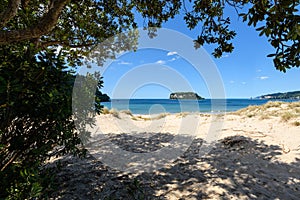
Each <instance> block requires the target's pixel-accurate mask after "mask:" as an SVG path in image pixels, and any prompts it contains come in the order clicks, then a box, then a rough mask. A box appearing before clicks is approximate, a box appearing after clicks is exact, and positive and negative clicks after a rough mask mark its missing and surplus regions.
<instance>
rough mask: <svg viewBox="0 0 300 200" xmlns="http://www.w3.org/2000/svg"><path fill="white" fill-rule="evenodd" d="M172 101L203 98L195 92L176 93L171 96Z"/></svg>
mask: <svg viewBox="0 0 300 200" xmlns="http://www.w3.org/2000/svg"><path fill="white" fill-rule="evenodd" d="M170 99H195V100H201V99H204V98H203V97H201V96H199V95H198V94H197V93H195V92H174V93H171V94H170Z"/></svg>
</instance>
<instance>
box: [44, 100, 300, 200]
mask: <svg viewBox="0 0 300 200" xmlns="http://www.w3.org/2000/svg"><path fill="white" fill-rule="evenodd" d="M95 125H96V126H94V127H92V128H90V129H89V130H88V131H89V132H90V134H91V135H90V136H91V140H90V143H88V144H87V145H86V148H87V149H88V154H87V157H86V158H74V157H72V156H66V157H62V158H58V159H53V160H51V162H50V163H48V164H47V167H48V168H51V167H52V166H54V165H53V164H55V163H57V162H60V170H59V171H56V175H57V176H56V179H55V182H56V183H57V184H58V187H57V190H56V191H55V192H53V196H52V197H51V198H52V199H298V198H299V196H300V187H299V185H300V103H299V102H294V103H283V102H269V103H267V104H264V105H261V106H249V107H247V108H244V109H241V110H239V111H236V112H229V113H222V114H207V113H196V112H195V113H193V112H189V113H188V112H183V113H173V114H169V113H161V114H155V115H139V114H131V113H130V112H129V111H116V110H110V111H107V112H106V114H101V115H99V116H97V117H96V118H95ZM174 141H175V142H174ZM116 146H117V148H118V149H114V148H115V147H116ZM112 147H113V148H112ZM115 152H119V154H117V153H115ZM166 152H167V153H166ZM118 156H119V157H118ZM151 156H153V157H151ZM131 159H132V160H131Z"/></svg>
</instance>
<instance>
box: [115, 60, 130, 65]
mask: <svg viewBox="0 0 300 200" xmlns="http://www.w3.org/2000/svg"><path fill="white" fill-rule="evenodd" d="M118 64H119V65H131V64H132V63H130V62H125V61H120V62H119V63H118Z"/></svg>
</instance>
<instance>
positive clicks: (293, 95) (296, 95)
mask: <svg viewBox="0 0 300 200" xmlns="http://www.w3.org/2000/svg"><path fill="white" fill-rule="evenodd" d="M257 98H258V99H300V91H293V92H285V93H281V92H279V93H273V94H266V95H262V96H259V97H257Z"/></svg>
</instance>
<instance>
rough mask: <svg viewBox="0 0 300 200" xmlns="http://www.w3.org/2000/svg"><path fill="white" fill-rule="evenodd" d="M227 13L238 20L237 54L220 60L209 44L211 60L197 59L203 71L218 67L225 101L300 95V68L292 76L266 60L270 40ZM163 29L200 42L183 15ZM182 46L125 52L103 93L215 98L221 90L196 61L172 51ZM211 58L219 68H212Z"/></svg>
mask: <svg viewBox="0 0 300 200" xmlns="http://www.w3.org/2000/svg"><path fill="white" fill-rule="evenodd" d="M226 13H227V14H229V15H230V16H232V17H231V20H232V25H231V27H232V28H233V29H234V30H235V31H236V32H237V36H236V37H235V39H234V40H233V41H232V42H233V44H234V46H235V49H234V52H233V53H231V54H224V55H223V57H222V58H219V59H216V58H213V56H212V55H211V54H210V53H211V52H212V50H213V48H214V46H208V45H205V46H204V47H203V49H202V51H207V52H208V55H204V54H203V55H204V56H203V55H202V56H199V57H198V56H194V57H196V58H195V59H196V60H195V61H194V62H197V63H199V66H200V67H202V68H208V67H211V68H214V67H216V68H217V70H218V73H219V76H220V78H221V81H222V87H223V88H224V95H225V96H224V97H225V98H250V97H256V96H259V95H262V94H267V93H275V92H287V91H294V90H300V88H299V85H300V69H299V68H294V69H289V70H288V71H287V72H286V73H283V72H280V71H278V70H276V69H275V68H274V66H273V62H272V59H270V58H267V57H266V56H267V55H268V54H270V53H273V52H274V49H273V48H272V47H271V46H270V45H269V43H268V42H267V39H266V38H265V37H259V36H258V33H257V32H256V31H255V29H254V28H253V27H248V26H247V24H246V23H243V22H242V20H241V19H238V18H237V17H236V14H235V12H234V11H233V10H227V11H226ZM163 28H167V29H170V30H174V31H177V32H180V33H182V34H184V35H186V36H187V37H190V38H191V39H195V38H196V36H197V34H198V31H199V30H200V29H197V30H192V31H190V30H189V29H188V28H187V27H186V24H185V22H184V21H183V15H178V16H177V17H175V19H171V20H170V21H168V22H167V23H165V24H164V25H163ZM180 42H181V41H178V40H177V39H176V38H172V37H170V39H166V41H164V43H166V44H164V45H168V46H170V49H168V50H165V49H163V48H162V49H159V48H144V49H142V48H141V49H138V50H137V51H136V52H123V54H122V55H121V56H119V57H118V58H117V59H116V60H115V61H113V62H112V63H110V64H109V65H108V66H107V67H106V68H105V70H104V71H102V75H103V80H104V87H103V89H102V91H103V92H104V93H107V94H108V95H109V96H111V97H112V98H163V99H164V98H168V97H169V94H170V92H177V91H186V90H189V91H194V92H197V93H198V94H199V95H200V96H203V97H205V98H212V97H215V96H214V95H213V94H212V93H213V92H212V89H211V88H212V87H215V86H212V84H213V82H212V81H207V77H205V76H203V74H201V73H199V71H197V69H195V67H193V64H191V63H190V60H189V59H186V58H185V57H184V56H182V52H181V53H180V52H178V49H176V48H175V49H172V45H173V44H176V43H178V44H180ZM182 45H184V44H182ZM177 46H178V45H177ZM179 46H180V45H179ZM179 51H180V50H179ZM189 51H191V50H189ZM188 53H190V52H188ZM202 53H203V52H202ZM192 54H193V53H192ZM200 54H201V52H200ZM193 55H196V54H193ZM207 56H209V57H210V58H209V59H211V61H212V62H214V64H215V65H212V64H207V62H208V61H205V59H207ZM205 73H206V72H205ZM207 73H208V72H207ZM220 97H222V95H221V96H220Z"/></svg>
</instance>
